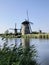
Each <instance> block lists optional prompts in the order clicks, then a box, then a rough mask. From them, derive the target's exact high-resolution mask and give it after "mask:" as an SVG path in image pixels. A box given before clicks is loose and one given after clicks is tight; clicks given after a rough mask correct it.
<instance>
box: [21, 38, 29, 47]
mask: <svg viewBox="0 0 49 65" xmlns="http://www.w3.org/2000/svg"><path fill="white" fill-rule="evenodd" d="M21 43H22V46H23V47H24V48H27V47H29V46H30V39H29V38H22V39H21Z"/></svg>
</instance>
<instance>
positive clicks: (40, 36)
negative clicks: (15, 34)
mask: <svg viewBox="0 0 49 65" xmlns="http://www.w3.org/2000/svg"><path fill="white" fill-rule="evenodd" d="M22 37H23V38H26V37H29V38H39V39H49V34H27V35H23V36H22Z"/></svg>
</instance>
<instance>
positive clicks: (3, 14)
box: [0, 0, 49, 33]
mask: <svg viewBox="0 0 49 65" xmlns="http://www.w3.org/2000/svg"><path fill="white" fill-rule="evenodd" d="M27 10H28V15H29V20H30V21H31V22H33V23H34V25H33V26H32V30H33V31H38V30H42V31H43V32H49V0H0V33H3V32H4V31H5V30H7V29H9V28H14V24H15V23H17V28H21V23H22V22H23V21H24V20H25V19H27V14H26V12H27Z"/></svg>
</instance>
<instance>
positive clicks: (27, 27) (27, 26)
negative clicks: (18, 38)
mask: <svg viewBox="0 0 49 65" xmlns="http://www.w3.org/2000/svg"><path fill="white" fill-rule="evenodd" d="M31 24H33V23H32V22H29V17H28V11H27V20H25V21H24V22H22V27H21V33H22V35H24V34H30V33H32V29H31Z"/></svg>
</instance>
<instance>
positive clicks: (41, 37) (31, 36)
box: [0, 33, 49, 39]
mask: <svg viewBox="0 0 49 65" xmlns="http://www.w3.org/2000/svg"><path fill="white" fill-rule="evenodd" d="M0 37H4V38H35V39H49V33H45V34H42V33H39V34H25V35H16V36H15V35H4V34H2V35H0Z"/></svg>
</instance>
